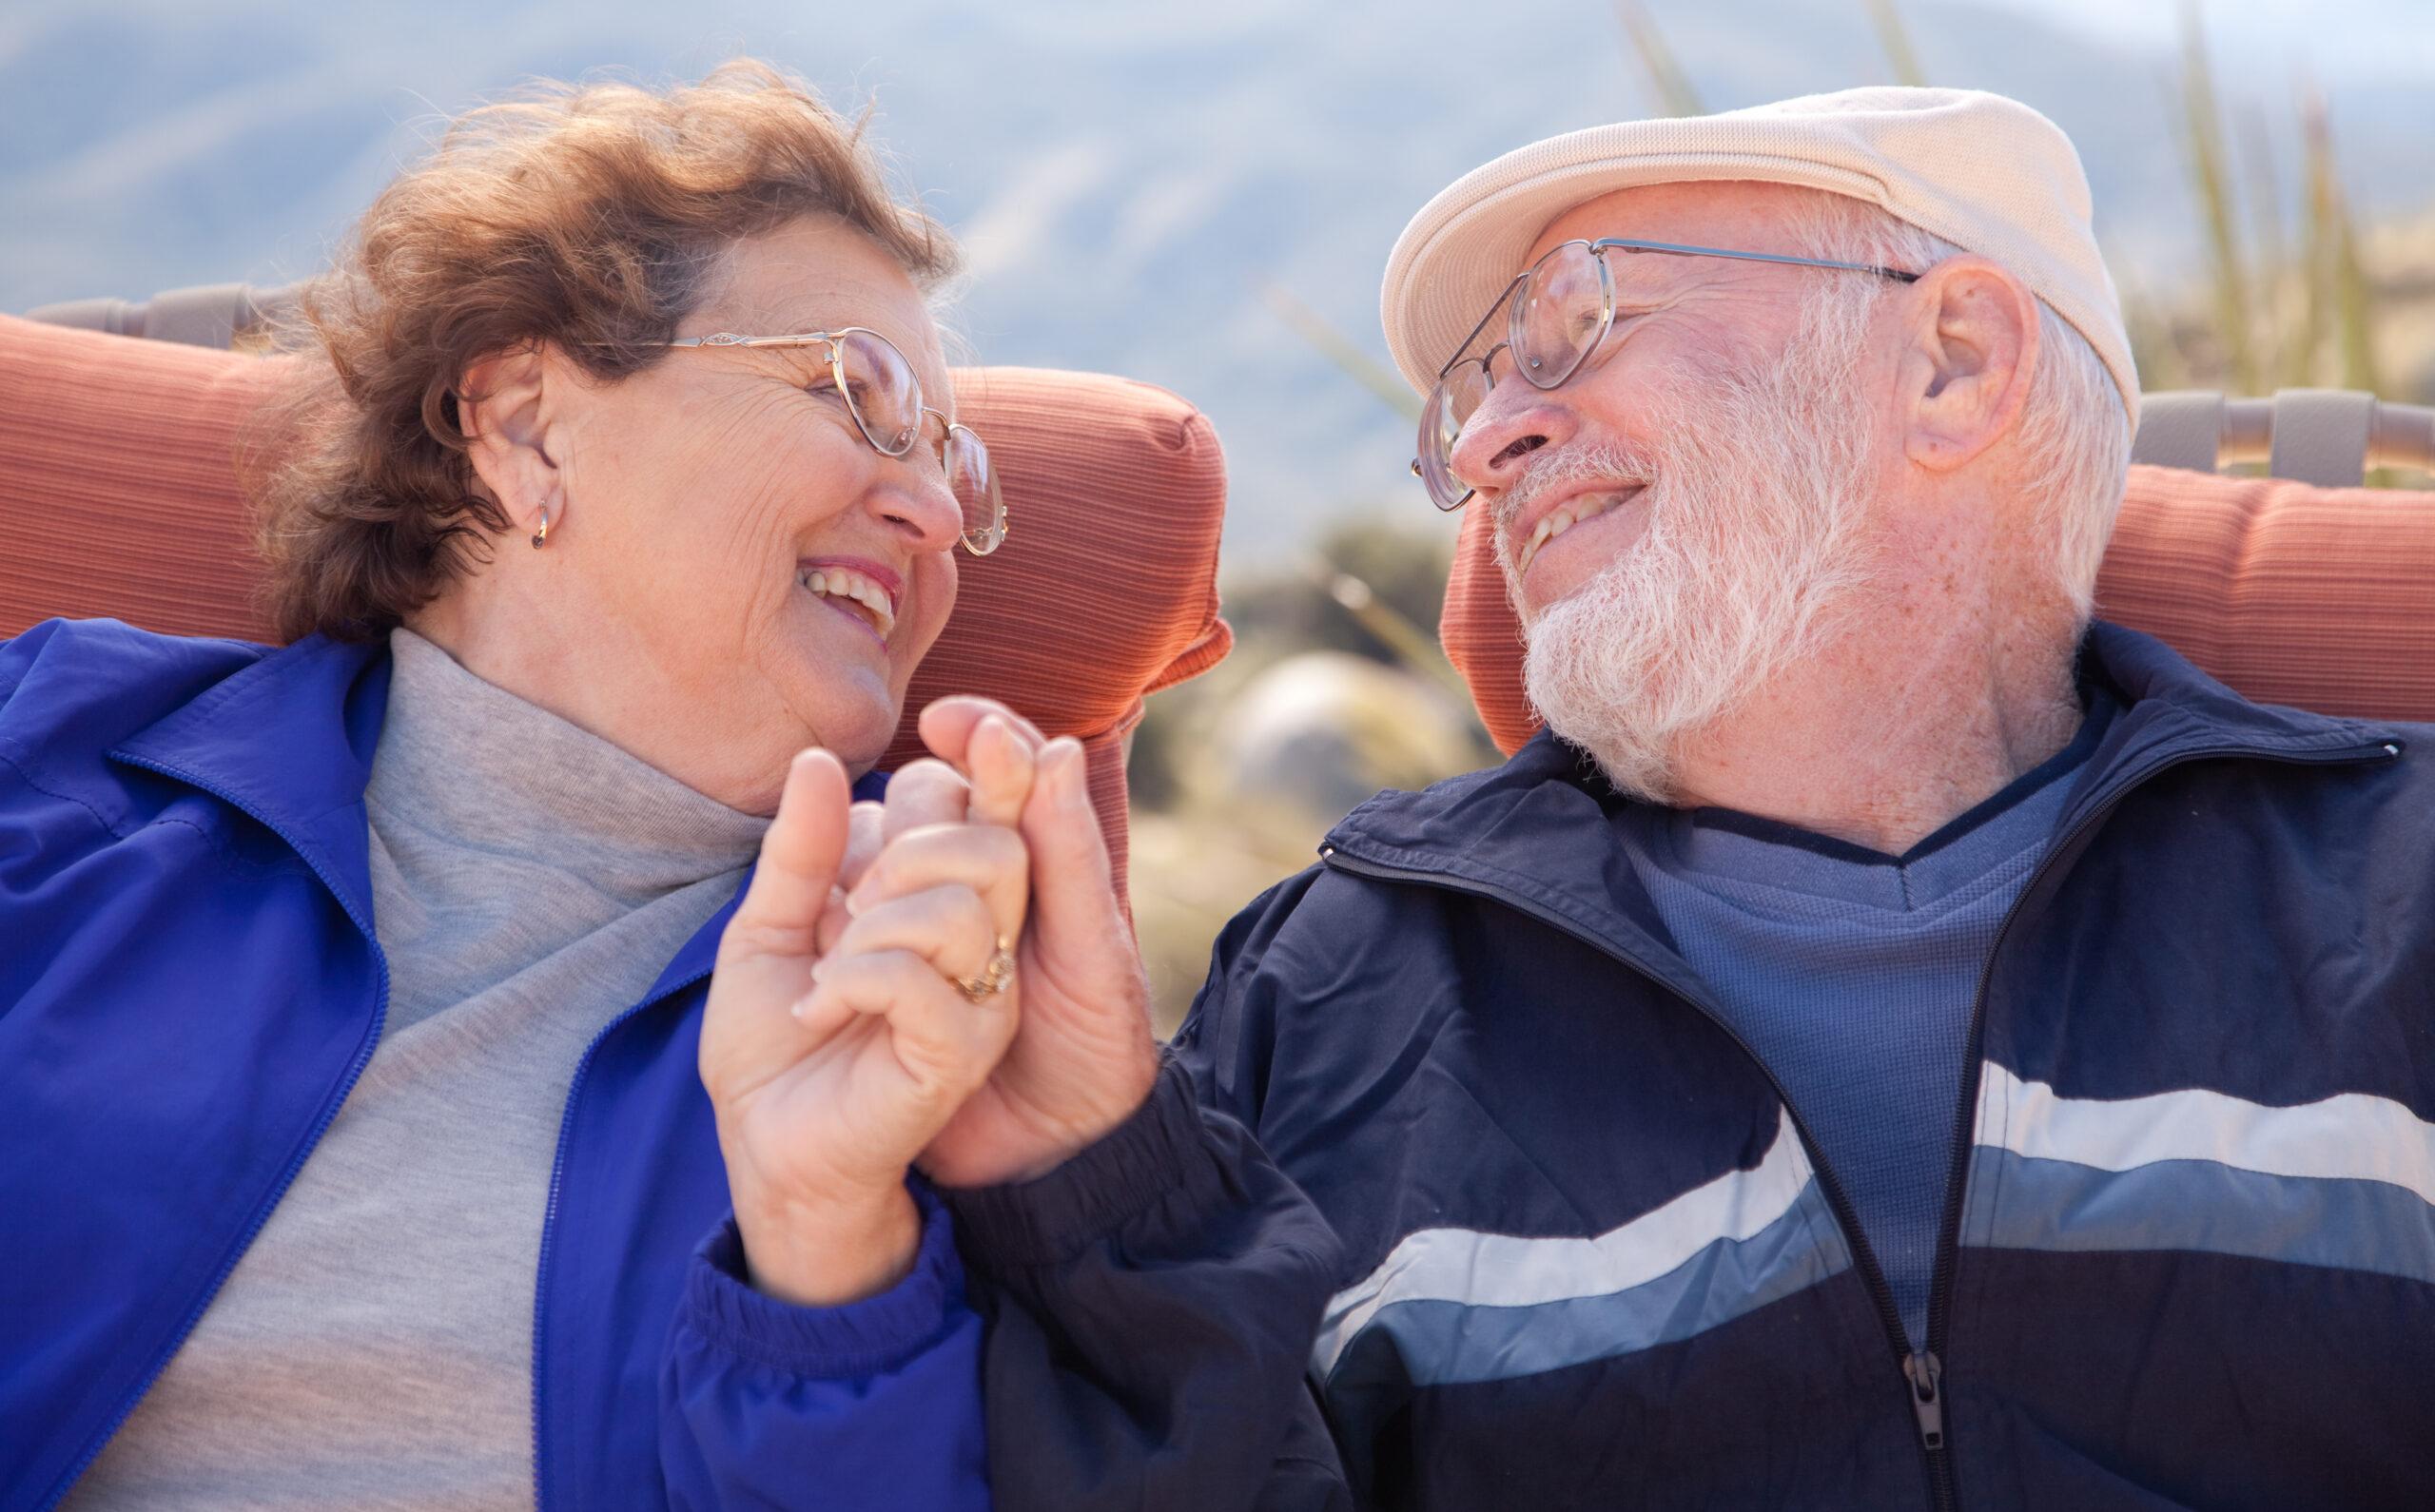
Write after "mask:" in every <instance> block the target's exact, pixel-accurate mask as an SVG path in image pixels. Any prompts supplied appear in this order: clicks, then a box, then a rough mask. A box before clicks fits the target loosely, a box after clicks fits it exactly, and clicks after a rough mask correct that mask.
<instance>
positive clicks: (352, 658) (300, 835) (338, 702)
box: [109, 635, 389, 935]
mask: <svg viewBox="0 0 2435 1512" xmlns="http://www.w3.org/2000/svg"><path fill="white" fill-rule="evenodd" d="M388 703H389V648H388V646H387V644H386V643H385V642H380V641H374V642H368V643H367V642H348V641H334V640H330V639H328V638H327V637H324V636H321V635H312V636H307V637H306V638H305V639H303V640H301V641H298V642H296V643H295V644H294V645H292V646H286V647H282V648H280V649H277V650H274V651H272V652H270V653H269V654H268V655H266V656H264V657H263V658H262V660H260V661H258V662H255V663H253V664H252V665H251V666H248V667H245V668H244V669H240V670H239V671H237V672H235V673H234V674H232V675H230V676H229V677H227V678H225V679H224V680H223V681H221V682H219V683H216V684H214V685H213V686H212V687H211V688H207V689H205V691H204V692H203V693H202V694H201V695H199V696H198V697H196V698H194V699H192V700H190V701H188V702H187V703H185V704H183V705H181V706H179V707H178V708H174V709H172V710H170V711H169V712H168V713H167V714H166V715H164V716H163V717H161V718H160V719H157V720H155V721H153V722H152V723H151V724H149V725H147V726H146V727H144V728H142V729H140V730H138V731H136V732H135V734H134V735H132V736H130V737H129V738H127V740H125V741H122V742H121V743H120V744H119V745H118V746H117V747H116V748H115V749H113V750H112V751H111V752H110V753H109V754H110V757H111V759H112V760H114V761H121V762H127V763H129V764H131V765H134V766H146V767H149V768H151V769H152V770H155V771H158V772H161V773H163V774H165V775H166V776H170V777H174V778H177V779H178V780H179V781H181V782H185V783H188V784H190V785H194V786H196V787H200V788H202V789H203V790H204V791H205V792H207V793H210V794H211V795H212V796H213V797H215V798H218V799H220V800H221V801H222V802H224V803H226V804H232V805H234V806H235V807H237V808H239V809H242V810H244V812H245V813H246V814H248V815H250V816H251V817H252V818H254V819H255V820H257V821H259V822H260V823H262V824H263V825H265V826H267V827H268V828H269V829H270V830H271V831H272V832H273V833H275V834H277V835H278V836H279V837H280V838H281V839H282V840H283V841H285V842H286V843H288V844H289V845H291V846H293V847H294V848H295V850H296V851H297V853H298V854H299V855H301V856H302V857H303V858H304V860H305V861H306V863H309V864H310V865H311V866H312V868H313V870H314V871H315V872H317V873H319V874H320V876H321V880H322V882H324V883H326V884H327V885H328V886H329V889H330V891H331V892H333V893H335V894H337V895H338V899H339V901H340V903H341V905H342V906H344V907H345V909H346V911H347V913H348V915H349V916H350V917H351V918H353V919H354V920H355V921H356V923H357V924H358V926H360V928H361V929H362V930H363V932H364V933H365V934H366V935H369V934H371V932H372V881H371V861H370V841H369V840H368V838H367V825H368V824H369V820H368V818H367V816H366V815H365V812H364V807H363V788H364V785H365V784H366V783H367V782H368V781H369V780H370V778H371V773H372V752H373V749H374V747H375V746H378V745H379V744H380V724H381V720H382V717H383V716H384V715H385V713H386V712H387V709H388Z"/></svg>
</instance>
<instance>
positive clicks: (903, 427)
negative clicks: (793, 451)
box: [661, 325, 1006, 556]
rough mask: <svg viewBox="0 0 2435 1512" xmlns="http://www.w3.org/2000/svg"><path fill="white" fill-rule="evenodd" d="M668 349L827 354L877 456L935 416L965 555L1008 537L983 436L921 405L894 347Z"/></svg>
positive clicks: (866, 333) (762, 339) (846, 334)
mask: <svg viewBox="0 0 2435 1512" xmlns="http://www.w3.org/2000/svg"><path fill="white" fill-rule="evenodd" d="M661 344H662V345H665V346H671V347H699V348H704V349H708V348H712V347H760V348H769V347H799V346H819V347H825V348H827V349H828V380H829V382H831V383H832V384H834V385H836V392H837V393H838V394H839V395H840V396H842V397H844V399H845V401H846V413H847V414H848V415H850V416H852V417H853V419H854V429H855V430H857V431H860V432H861V433H862V436H863V439H864V440H866V441H867V442H869V443H870V445H871V448H872V450H874V451H876V452H878V453H879V454H880V455H881V456H904V455H905V454H906V453H907V452H910V451H911V450H913V447H914V445H915V443H917V442H919V441H920V440H921V438H922V429H923V422H924V421H925V419H927V418H929V417H936V418H937V420H938V422H939V424H940V425H941V426H942V427H943V428H944V429H943V433H942V434H941V436H940V437H939V464H940V466H941V467H943V468H944V469H945V471H946V479H947V490H948V492H950V493H952V494H954V495H955V501H956V504H957V507H958V508H960V509H961V510H962V511H963V512H964V550H965V551H967V552H971V553H972V554H973V555H975V556H986V555H988V554H989V553H990V552H994V551H996V550H997V549H998V548H999V546H1000V545H1001V544H1002V543H1003V541H1004V540H1005V538H1006V505H1005V501H1004V500H1003V498H1001V497H1000V496H999V493H998V475H997V473H996V472H995V471H994V470H993V469H992V468H991V467H990V465H989V448H988V447H986V446H984V445H983V444H982V441H981V437H980V436H975V435H974V434H972V432H971V431H969V430H967V429H966V428H965V427H964V426H961V425H958V424H956V423H955V422H954V421H952V420H949V419H948V418H947V417H945V415H942V414H940V412H939V411H937V410H934V409H932V408H930V407H929V406H928V405H926V404H925V403H923V402H922V381H921V379H919V378H916V377H914V375H913V364H912V363H910V362H908V361H906V359H905V354H904V353H902V352H900V351H898V350H897V349H896V344H895V343H894V342H892V341H890V340H889V339H887V338H886V337H884V336H882V335H880V334H879V333H878V332H877V331H870V330H866V329H864V328H863V327H861V326H859V325H849V326H847V327H845V328H844V329H843V330H837V331H806V332H803V333H801V334H799V335H795V336H738V335H736V334H735V333H734V332H732V331H720V332H717V333H715V334H713V335H711V336H693V337H687V338H685V339H683V340H678V341H667V342H663V343H661Z"/></svg>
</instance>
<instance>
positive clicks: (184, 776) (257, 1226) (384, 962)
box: [39, 751, 389, 1512]
mask: <svg viewBox="0 0 2435 1512" xmlns="http://www.w3.org/2000/svg"><path fill="white" fill-rule="evenodd" d="M110 759H111V760H112V761H117V762H124V763H125V764H127V766H137V767H141V768H143V769H144V770H146V771H151V772H158V773H160V774H161V775H162V776H164V777H167V778H171V779H174V780H175V781H178V782H181V783H184V784H185V785H187V786H189V787H193V788H196V789H198V790H199V791H202V792H205V793H208V794H210V795H211V796H212V797H214V798H217V799H219V800H220V801H221V802H222V803H224V804H227V805H228V806H229V807H231V808H233V809H235V810H237V811H238V812H239V813H241V814H244V815H245V816H246V817H247V818H249V819H251V820H253V821H254V822H255V823H257V824H261V825H263V827H264V828H265V829H268V830H269V831H270V832H271V833H272V834H274V835H277V836H278V837H279V838H280V839H281V840H282V841H284V842H285V843H286V844H287V848H288V849H290V850H292V851H294V852H296V854H297V856H298V857H299V858H300V859H302V861H303V863H304V864H305V865H306V866H309V867H311V868H312V871H313V875H314V877H315V878H317V879H319V880H320V882H321V885H322V886H323V887H325V888H327V889H329V893H330V897H331V898H332V899H333V900H334V901H337V903H338V905H339V907H340V908H341V910H342V911H343V912H344V913H345V914H346V916H347V920H348V921H349V922H351V923H353V924H354V925H355V927H356V929H357V930H358V931H360V933H361V934H362V936H363V940H364V943H366V944H368V945H370V946H371V947H372V963H373V965H374V966H375V967H377V968H378V969H379V972H380V988H379V990H378V991H377V992H376V993H375V994H374V995H373V1000H372V1029H371V1032H370V1033H368V1034H366V1035H365V1036H364V1037H363V1042H362V1043H361V1044H360V1045H358V1046H357V1047H356V1052H355V1058H354V1060H353V1061H351V1062H350V1063H349V1064H348V1066H347V1068H346V1075H345V1076H342V1077H341V1078H340V1080H339V1085H338V1092H337V1095H335V1096H333V1097H331V1098H330V1099H329V1100H328V1101H326V1102H324V1103H323V1104H322V1105H321V1113H320V1114H319V1115H316V1117H315V1118H314V1120H313V1132H312V1134H311V1136H310V1137H308V1138H307V1139H306V1140H305V1141H304V1142H303V1143H302V1145H300V1146H298V1148H297V1151H296V1153H295V1155H294V1156H293V1157H292V1158H290V1159H289V1161H288V1162H287V1169H286V1170H284V1171H282V1172H281V1173H280V1176H279V1181H278V1184H277V1185H276V1186H274V1187H272V1188H271V1192H270V1200H269V1201H268V1202H265V1203H263V1205H262V1206H261V1207H260V1208H259V1209H257V1210H256V1211H255V1213H254V1216H253V1221H252V1222H251V1223H249V1224H248V1225H247V1226H246V1228H245V1231H244V1236H243V1237H242V1238H240V1239H239V1240H238V1242H237V1244H236V1245H235V1246H234V1247H233V1248H232V1249H230V1250H229V1251H228V1253H227V1255H226V1257H225V1258H224V1259H223V1260H222V1261H221V1263H220V1269H219V1270H216V1271H214V1272H213V1273H212V1277H211V1285H209V1286H208V1287H206V1288H205V1289H204V1290H203V1294H202V1295H200V1296H199V1297H197V1298H196V1299H195V1303H194V1306H193V1307H192V1308H188V1309H187V1311H186V1315H185V1318H184V1319H182V1320H181V1321H180V1322H179V1324H178V1329H177V1332H176V1333H175V1334H174V1335H172V1336H171V1338H170V1340H169V1342H168V1345H167V1347H165V1348H164V1349H162V1351H161V1352H160V1353H159V1354H158V1355H156V1356H154V1357H153V1360H152V1363H151V1364H150V1365H148V1366H146V1367H145V1370H144V1379H143V1380H141V1381H140V1382H138V1383H137V1384H136V1387H135V1390H134V1392H133V1393H132V1394H131V1395H129V1396H128V1397H127V1400H126V1401H125V1402H123V1403H121V1404H120V1405H119V1408H118V1411H117V1412H116V1413H114V1414H112V1415H111V1417H110V1421H109V1425H108V1426H107V1428H105V1429H103V1431H102V1432H101V1434H100V1435H99V1436H98V1437H96V1438H95V1439H94V1440H93V1442H92V1443H91V1444H89V1445H88V1447H87V1448H86V1450H85V1453H84V1455H83V1457H82V1458H80V1459H79V1460H77V1462H76V1464H75V1467H74V1468H72V1469H70V1470H69V1471H68V1474H67V1475H66V1476H64V1477H62V1478H61V1479H60V1481H59V1482H58V1483H57V1485H56V1487H55V1488H54V1489H53V1490H52V1492H51V1494H50V1495H49V1497H47V1498H45V1499H44V1501H43V1502H42V1503H41V1507H40V1509H39V1512H49V1509H50V1508H52V1507H54V1506H57V1505H58V1504H59V1502H60V1501H61V1500H62V1499H63V1498H65V1497H66V1496H67V1495H68V1491H69V1489H70V1488H72V1487H73V1486H74V1485H75V1484H76V1483H77V1482H78V1481H79V1480H81V1479H83V1477H84V1474H85V1472H86V1471H87V1470H88V1469H91V1468H92V1465H93V1462H94V1461H95V1460H97V1459H99V1458H101V1453H102V1450H103V1449H104V1448H105V1447H106V1446H107V1445H108V1444H109V1442H110V1440H112V1439H114V1438H116V1437H117V1436H118V1430H119V1429H120V1428H121V1427H124V1426H125V1425H126V1424H127V1417H128V1415H129V1414H131V1413H133V1412H134V1411H135V1407H136V1404H138V1403H140V1402H142V1401H143V1400H144V1398H145V1395H146V1393H147V1392H149V1391H150V1390H151V1389H152V1384H153V1383H154V1382H155V1381H158V1380H159V1379H160V1378H161V1372H162V1371H163V1370H166V1369H167V1368H168V1367H169V1361H170V1360H171V1359H172V1358H173V1357H174V1356H175V1355H176V1354H177V1352H178V1350H179V1349H181V1348H182V1347H185V1342H186V1336H187V1335H188V1334H190V1333H192V1332H193V1331H194V1326H195V1325H196V1324H197V1323H200V1322H201V1321H203V1314H204V1312H205V1309H206V1308H209V1307H210V1306H211V1303H212V1299H213V1298H215V1297H217V1296H219V1295H220V1289H221V1288H222V1287H223V1286H224V1285H225V1284H226V1283H227V1280H228V1273H229V1272H230V1271H232V1270H236V1269H237V1262H238V1261H240V1260H242V1259H244V1255H245V1251H246V1250H250V1249H252V1248H253V1247H254V1239H255V1237H256V1236H257V1235H259V1234H260V1233H261V1232H262V1231H263V1225H264V1224H266V1223H268V1222H269V1221H270V1215H271V1213H272V1212H275V1211H277V1209H278V1207H279V1205H280V1203H281V1202H282V1201H283V1200H285V1198H286V1196H287V1189H288V1188H289V1187H290V1186H292V1185H294V1184H295V1181H296V1173H298V1172H300V1171H302V1170H303V1169H304V1162H305V1161H306V1160H308V1159H310V1158H312V1154H313V1152H314V1151H315V1150H317V1149H319V1148H320V1147H321V1135H322V1134H323V1133H324V1132H325V1131H327V1130H328V1128H329V1127H330V1120H331V1119H333V1118H335V1117H337V1116H338V1115H339V1110H340V1109H341V1108H342V1107H344V1106H346V1099H347V1098H348V1097H349V1096H350V1095H353V1094H354V1092H355V1084H356V1082H357V1081H358V1080H359V1079H360V1078H361V1077H362V1076H363V1068H364V1067H365V1066H367V1065H369V1064H370V1063H371V1061H372V1053H373V1051H375V1050H377V1049H379V1048H380V1032H381V1030H382V1028H383V1027H384V1026H386V1024H387V1023H388V1021H389V958H388V956H387V955H386V954H385V953H384V952H383V951H382V950H381V949H380V939H379V937H377V936H376V935H374V934H373V932H372V925H371V922H370V921H368V920H363V919H358V918H357V917H356V914H355V910H354V909H353V908H352V907H349V906H348V904H347V901H346V895H345V894H344V893H343V892H341V891H340V890H339V886H338V883H337V882H334V881H333V880H332V879H331V877H330V874H329V873H328V872H326V871H323V870H322V869H321V863H320V862H319V861H317V860H315V859H314V857H313V855H312V853H311V852H309V851H307V850H306V849H305V848H304V847H303V846H302V845H300V844H298V843H296V839H295V837H294V836H292V835H290V834H288V833H287V831H286V830H284V829H282V828H281V827H280V826H279V825H277V824H272V823H270V822H269V821H268V820H266V819H264V818H263V817H262V816H261V815H260V814H257V813H255V812H254V811H253V810H252V809H251V808H249V807H247V806H246V805H245V804H242V803H239V802H238V801H237V800H236V799H235V798H233V797H231V796H230V795H229V794H228V793H226V792H224V791H223V790H222V789H221V788H219V787H217V786H215V785H212V784H210V783H206V782H205V781H204V780H203V779H201V778H199V777H197V776H195V775H194V774H193V773H192V772H186V771H181V770H179V769H178V768H177V767H174V766H166V765H165V764H163V763H161V762H156V761H152V760H150V759H148V758H146V757H141V756H127V755H123V754H121V753H119V752H117V751H112V752H111V753H110Z"/></svg>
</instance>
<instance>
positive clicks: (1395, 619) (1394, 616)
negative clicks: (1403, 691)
mask: <svg viewBox="0 0 2435 1512" xmlns="http://www.w3.org/2000/svg"><path fill="white" fill-rule="evenodd" d="M1309 571H1310V573H1311V577H1312V579H1313V580H1314V581H1315V582H1316V583H1317V584H1318V585H1319V586H1320V587H1321V588H1323V589H1325V590H1327V593H1328V596H1329V597H1330V598H1333V599H1334V600H1335V601H1336V603H1337V604H1339V605H1341V606H1342V607H1343V609H1344V611H1345V612H1346V613H1348V614H1351V615H1352V616H1353V617H1354V621H1355V622H1356V623H1358V624H1359V625H1360V627H1361V628H1362V629H1363V630H1368V631H1369V632H1370V633H1371V634H1372V635H1373V636H1375V637H1377V640H1378V644H1379V645H1381V646H1384V647H1385V648H1386V649H1388V650H1389V651H1390V652H1391V653H1393V656H1394V658H1395V659H1396V660H1397V661H1399V662H1401V663H1402V664H1403V665H1404V667H1405V669H1407V670H1410V671H1412V672H1416V673H1418V674H1419V675H1420V676H1422V677H1425V678H1427V679H1428V680H1429V681H1431V682H1432V683H1435V684H1437V685H1438V686H1439V687H1441V688H1445V689H1446V690H1447V691H1448V692H1450V693H1451V694H1453V695H1454V697H1455V699H1456V700H1457V704H1456V707H1457V708H1463V707H1467V706H1468V705H1469V704H1470V702H1471V686H1470V685H1469V684H1467V683H1465V682H1464V681H1463V674H1462V673H1460V672H1458V671H1456V670H1454V664H1453V663H1451V662H1450V661H1448V660H1447V659H1446V652H1445V649H1444V648H1442V647H1440V646H1439V645H1438V644H1437V637H1435V636H1433V635H1432V634H1430V633H1429V632H1428V631H1427V630H1422V629H1421V628H1420V627H1419V626H1418V625H1415V624H1413V623H1412V620H1411V619H1410V618H1408V617H1406V615H1405V614H1404V613H1403V611H1400V610H1398V609H1396V608H1395V607H1394V606H1393V604H1390V603H1388V602H1387V601H1386V600H1385V599H1383V598H1380V597H1379V596H1378V595H1377V594H1376V593H1375V592H1373V591H1372V590H1371V587H1370V585H1369V584H1368V583H1365V582H1363V581H1362V580H1361V579H1360V578H1358V577H1355V576H1354V575H1353V574H1352V573H1351V572H1345V571H1344V570H1342V569H1341V568H1339V567H1337V566H1336V565H1335V564H1334V562H1331V561H1329V560H1328V559H1327V558H1326V557H1324V556H1320V555H1316V554H1314V555H1313V556H1312V557H1311V559H1310V563H1309Z"/></svg>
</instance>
